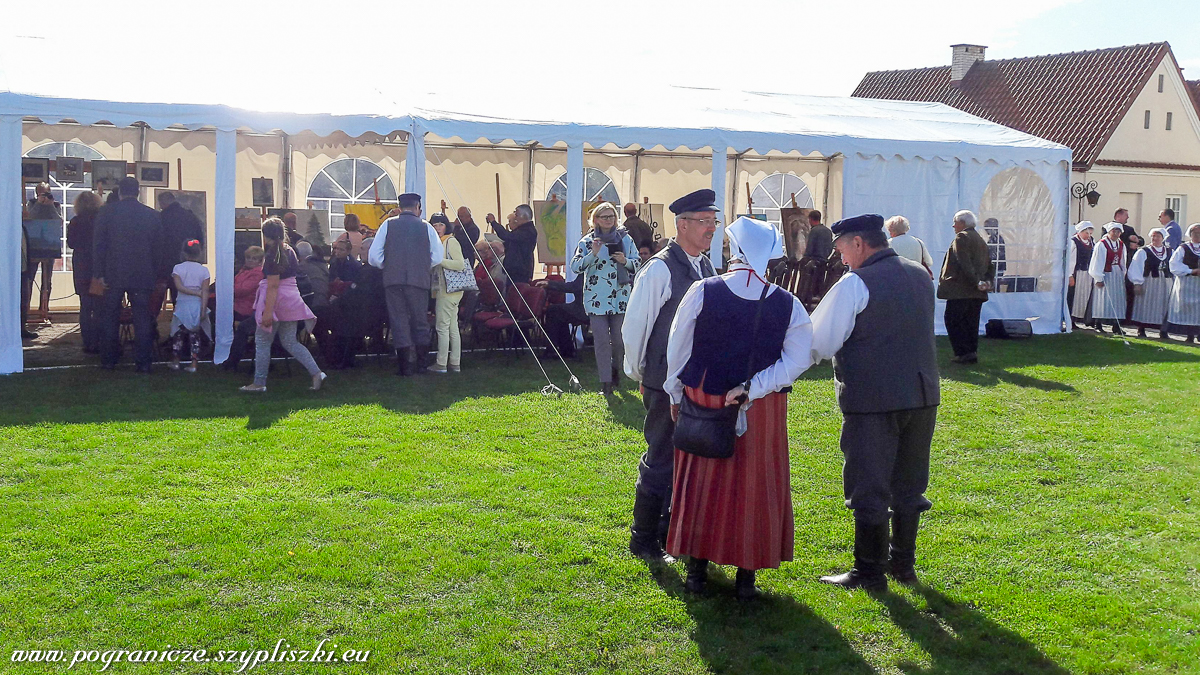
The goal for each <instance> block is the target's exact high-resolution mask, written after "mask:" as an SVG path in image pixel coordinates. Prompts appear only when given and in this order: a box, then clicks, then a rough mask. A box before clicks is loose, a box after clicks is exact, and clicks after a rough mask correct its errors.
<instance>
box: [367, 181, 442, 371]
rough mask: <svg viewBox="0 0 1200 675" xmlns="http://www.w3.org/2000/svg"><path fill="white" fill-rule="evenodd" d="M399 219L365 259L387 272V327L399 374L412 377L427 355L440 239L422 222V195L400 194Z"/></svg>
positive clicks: (381, 234) (378, 238)
mask: <svg viewBox="0 0 1200 675" xmlns="http://www.w3.org/2000/svg"><path fill="white" fill-rule="evenodd" d="M399 207H400V215H398V216H396V217H395V218H390V219H388V220H386V221H384V223H383V224H382V225H380V226H379V231H378V232H376V233H375V241H373V242H372V243H371V250H370V252H368V254H367V261H368V262H369V263H370V264H371V266H372V267H378V268H379V269H381V270H383V286H384V294H385V297H386V299H387V310H388V326H390V327H391V330H392V347H393V348H395V350H396V358H397V359H398V361H399V363H398V364H397V366H396V374H397V375H404V376H408V375H412V374H413V373H414V372H416V370H417V367H418V365H417V364H418V362H417V355H418V352H420V354H421V355H422V356H423V355H424V354H426V353H427V352H428V351H429V342H430V332H429V319H428V311H429V286H430V284H429V270H431V269H433V267H434V266H435V265H437V264H438V263H440V262H441V261H442V257H443V255H444V249H443V248H442V240H441V239H440V238H439V237H438V235H437V231H436V230H434V229H433V226H432V225H430V224H429V223H427V222H425V221H424V220H422V219H421V195H419V194H415V193H412V192H409V193H405V194H402V195H400V199H399Z"/></svg>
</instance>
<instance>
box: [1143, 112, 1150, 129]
mask: <svg viewBox="0 0 1200 675" xmlns="http://www.w3.org/2000/svg"><path fill="white" fill-rule="evenodd" d="M1142 128H1143V129H1149V128H1150V111H1149V110H1147V111H1146V122H1145V124H1144V125H1143V127H1142Z"/></svg>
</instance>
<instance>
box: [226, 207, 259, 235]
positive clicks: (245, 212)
mask: <svg viewBox="0 0 1200 675" xmlns="http://www.w3.org/2000/svg"><path fill="white" fill-rule="evenodd" d="M261 228H262V209H234V210H233V229H235V230H258V229H261Z"/></svg>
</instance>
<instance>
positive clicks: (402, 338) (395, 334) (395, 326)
mask: <svg viewBox="0 0 1200 675" xmlns="http://www.w3.org/2000/svg"><path fill="white" fill-rule="evenodd" d="M384 297H385V298H386V299H387V310H388V325H389V326H391V328H392V347H394V348H396V349H405V348H407V347H428V346H429V339H430V335H429V289H428V288H418V287H417V286H410V285H408V284H396V285H393V286H388V287H387V288H386V289H384Z"/></svg>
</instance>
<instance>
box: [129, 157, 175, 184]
mask: <svg viewBox="0 0 1200 675" xmlns="http://www.w3.org/2000/svg"><path fill="white" fill-rule="evenodd" d="M135 166H136V169H135V173H134V175H135V176H137V179H138V182H139V183H141V185H142V187H170V183H169V179H170V177H171V164H170V162H138V163H137V164H136V165H135Z"/></svg>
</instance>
